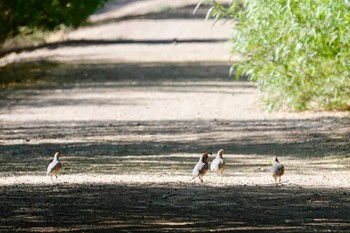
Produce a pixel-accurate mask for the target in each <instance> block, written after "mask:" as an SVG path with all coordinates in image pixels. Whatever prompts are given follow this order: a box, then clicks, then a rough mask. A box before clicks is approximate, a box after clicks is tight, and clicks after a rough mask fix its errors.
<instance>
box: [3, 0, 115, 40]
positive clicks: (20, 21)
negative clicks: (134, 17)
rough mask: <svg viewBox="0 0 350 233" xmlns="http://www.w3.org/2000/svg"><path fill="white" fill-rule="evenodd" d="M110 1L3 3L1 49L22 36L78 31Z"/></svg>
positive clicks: (15, 0) (16, 0) (22, 0)
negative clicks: (63, 28)
mask: <svg viewBox="0 0 350 233" xmlns="http://www.w3.org/2000/svg"><path fill="white" fill-rule="evenodd" d="M107 1H108V0H87V1H79V0H0V12H1V14H0V45H1V44H2V43H3V42H4V41H5V40H6V39H9V38H13V37H15V36H17V35H19V34H31V33H33V32H34V31H43V32H46V31H54V30H56V29H59V28H61V27H62V26H66V27H73V28H76V27H78V26H80V25H81V24H83V23H84V22H86V19H87V18H88V17H89V16H90V15H91V14H92V13H94V12H95V11H96V10H97V9H99V8H100V7H102V6H103V5H104V3H105V2H107Z"/></svg>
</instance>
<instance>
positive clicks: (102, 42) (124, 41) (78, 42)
mask: <svg viewBox="0 0 350 233" xmlns="http://www.w3.org/2000/svg"><path fill="white" fill-rule="evenodd" d="M227 41H228V39H226V38H222V39H177V38H174V39H153V40H132V39H118V40H66V41H59V42H52V43H45V44H40V45H35V46H29V47H22V48H13V49H12V48H11V49H4V50H0V58H1V57H3V56H5V55H7V54H10V53H22V52H33V51H35V50H37V49H42V48H45V49H49V50H52V49H57V48H59V47H78V46H80V47H82V46H92V45H113V44H148V45H156V44H175V45H176V44H194V43H195V44H200V43H222V42H227Z"/></svg>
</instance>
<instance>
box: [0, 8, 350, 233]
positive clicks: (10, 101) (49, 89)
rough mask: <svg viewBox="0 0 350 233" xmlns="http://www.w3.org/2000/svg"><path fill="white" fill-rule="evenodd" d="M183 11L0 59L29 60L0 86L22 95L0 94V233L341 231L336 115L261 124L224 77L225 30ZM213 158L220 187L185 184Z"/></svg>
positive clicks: (341, 136) (240, 89) (346, 209)
mask: <svg viewBox="0 0 350 233" xmlns="http://www.w3.org/2000/svg"><path fill="white" fill-rule="evenodd" d="M132 2H133V4H136V3H137V2H138V1H132ZM140 2H142V1H140ZM145 2H146V3H147V4H150V5H148V6H149V7H150V6H151V3H152V1H143V3H142V4H146V3H145ZM153 2H157V1H153ZM164 2H166V1H163V3H164ZM169 2H170V1H169ZM173 2H175V1H173ZM176 2H177V1H176ZM183 2H186V1H183ZM188 2H189V4H190V5H189V6H186V4H185V6H176V7H179V8H176V10H169V9H168V8H166V7H164V6H162V9H168V10H167V11H166V13H164V12H163V11H161V12H158V13H152V14H149V15H147V14H146V15H144V16H142V17H141V18H137V19H128V20H125V19H124V20H120V19H118V20H116V21H113V17H121V18H123V17H124V16H123V14H126V13H123V11H124V12H129V13H128V14H130V11H131V10H132V9H134V10H135V9H141V8H137V7H136V6H137V4H136V5H134V8H132V7H130V5H129V6H127V5H126V6H127V7H128V8H126V9H123V8H121V9H120V11H119V13H118V10H117V11H114V10H113V12H112V11H111V12H110V13H108V11H107V12H106V13H102V14H101V15H100V16H99V17H97V18H95V19H94V20H96V21H98V20H101V21H103V24H102V23H100V24H99V23H98V24H96V25H95V26H91V27H89V28H83V29H80V30H78V31H74V32H71V33H70V34H69V35H68V37H69V38H70V39H74V40H77V41H80V42H79V43H78V44H71V45H67V46H58V47H57V48H53V47H48V48H42V49H37V50H34V51H26V52H23V53H20V54H10V55H8V56H6V57H3V58H2V59H0V63H2V64H6V63H8V62H10V63H11V62H14V61H31V63H28V64H24V65H22V64H18V65H15V64H14V65H12V66H11V67H12V68H11V72H9V71H8V72H7V73H6V72H2V73H1V75H4V74H8V75H13V76H18V77H22V76H23V77H24V76H25V77H27V79H26V80H27V83H24V82H21V83H20V84H17V85H15V86H14V88H10V87H8V88H5V89H2V91H1V99H0V106H1V108H0V128H1V130H0V193H1V195H0V210H1V211H0V232H147V231H152V232H190V231H191V232H212V231H220V232H232V231H236V232H271V231H277V232H279V231H285V232H310V231H316V232H350V230H349V229H350V219H349V216H350V197H349V196H350V175H349V168H350V157H349V142H350V134H349V125H350V118H349V115H348V114H347V113H336V112H319V113H312V112H305V113H285V112H279V113H270V114H269V113H265V112H264V111H263V110H262V107H261V103H260V102H259V92H258V91H257V89H256V88H255V86H254V85H253V84H252V83H250V82H247V81H246V80H241V81H236V80H234V79H233V78H232V77H228V70H229V66H230V64H231V62H232V60H231V61H229V60H228V58H227V56H226V51H227V50H226V49H227V46H228V43H227V42H225V41H221V39H225V38H228V36H229V35H228V34H227V31H226V29H227V27H228V26H227V25H218V27H217V28H216V26H215V27H214V28H212V29H211V26H212V25H211V23H210V22H208V23H205V22H203V21H200V20H198V19H196V18H192V17H193V16H189V15H190V14H188V12H189V10H191V9H193V5H191V4H193V2H192V1H188ZM173 7H175V6H173ZM112 9H113V8H112ZM142 9H144V8H142ZM150 9H154V8H150ZM152 12H153V11H152ZM174 12H177V14H175V13H174ZM179 12H181V17H182V18H181V19H179V16H178V14H179ZM143 14H144V12H143ZM116 15H117V16H116ZM135 15H137V14H135ZM170 16H171V17H170ZM169 17H170V18H169ZM113 28H118V30H116V31H115V32H114V31H113V30H112V29H113ZM145 28H146V29H148V30H145ZM164 28H165V29H166V30H164ZM126 30H128V33H126V32H125V31H126ZM174 39H176V41H173V40H174ZM208 39H210V40H211V39H213V40H212V41H211V42H205V41H204V42H203V40H208ZM217 39H219V41H215V40H217ZM82 40H84V43H85V44H84V43H82ZM121 40H129V42H130V41H131V42H132V43H120V42H121ZM87 41H88V42H87ZM103 41H107V42H108V43H107V44H106V43H105V42H103ZM168 41H170V42H171V43H168ZM179 41H180V43H179ZM181 41H182V42H181ZM102 42H103V43H102ZM41 59H48V60H50V61H51V62H37V61H38V60H41ZM9 70H10V68H9ZM4 77H5V76H4ZM220 148H224V149H225V154H224V158H225V161H226V163H227V169H226V171H225V173H224V175H223V176H222V177H220V176H218V175H215V174H213V173H211V172H208V174H207V175H206V176H205V177H204V180H205V183H204V184H201V183H200V182H199V180H191V171H192V168H193V166H194V165H195V163H196V162H197V160H198V158H199V155H200V153H201V152H202V151H205V150H209V151H212V152H213V153H214V154H215V153H216V152H217V151H218V150H219V149H220ZM57 150H59V151H61V152H62V154H63V155H62V158H61V160H62V163H63V171H62V175H61V176H59V178H58V179H57V180H56V179H54V181H53V182H51V181H50V178H48V177H47V176H45V171H46V167H47V165H48V163H49V162H50V160H51V159H52V158H51V156H52V155H53V153H54V152H55V151H57ZM273 155H277V156H279V158H280V161H281V162H282V163H283V164H284V165H285V167H286V173H285V176H284V177H283V178H282V183H280V184H278V185H275V184H274V181H273V178H272V176H271V174H270V167H271V159H272V156H273ZM212 159H213V156H211V157H210V159H209V161H211V160H212Z"/></svg>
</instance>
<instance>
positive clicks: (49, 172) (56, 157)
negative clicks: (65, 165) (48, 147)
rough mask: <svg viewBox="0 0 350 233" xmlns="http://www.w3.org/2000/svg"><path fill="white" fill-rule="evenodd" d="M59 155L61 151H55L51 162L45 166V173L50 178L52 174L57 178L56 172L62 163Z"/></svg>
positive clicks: (59, 169)
mask: <svg viewBox="0 0 350 233" xmlns="http://www.w3.org/2000/svg"><path fill="white" fill-rule="evenodd" d="M60 156H61V153H60V152H56V153H55V155H54V157H53V160H52V162H51V163H50V164H49V166H48V167H47V172H46V175H48V176H50V177H51V180H52V176H56V178H57V177H58V174H59V173H60V171H61V168H62V163H61V162H60V160H59V157H60Z"/></svg>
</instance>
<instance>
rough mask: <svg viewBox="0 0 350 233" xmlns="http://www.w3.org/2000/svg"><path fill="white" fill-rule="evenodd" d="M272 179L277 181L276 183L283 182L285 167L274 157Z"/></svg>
mask: <svg viewBox="0 0 350 233" xmlns="http://www.w3.org/2000/svg"><path fill="white" fill-rule="evenodd" d="M271 171H272V177H273V178H274V179H275V183H277V178H278V181H279V182H281V176H283V175H284V166H283V165H282V164H280V162H279V161H278V159H277V157H276V156H274V157H273V160H272V170H271Z"/></svg>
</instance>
